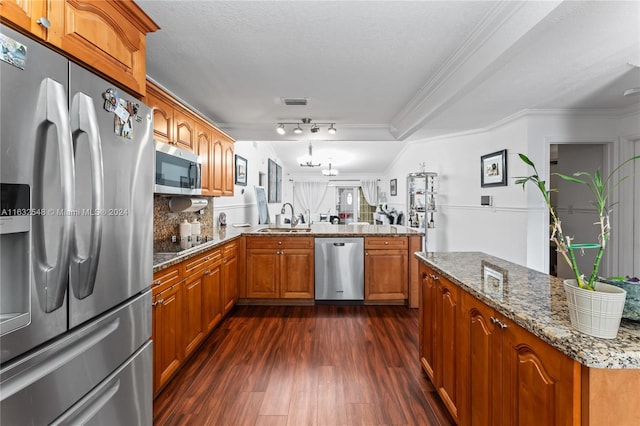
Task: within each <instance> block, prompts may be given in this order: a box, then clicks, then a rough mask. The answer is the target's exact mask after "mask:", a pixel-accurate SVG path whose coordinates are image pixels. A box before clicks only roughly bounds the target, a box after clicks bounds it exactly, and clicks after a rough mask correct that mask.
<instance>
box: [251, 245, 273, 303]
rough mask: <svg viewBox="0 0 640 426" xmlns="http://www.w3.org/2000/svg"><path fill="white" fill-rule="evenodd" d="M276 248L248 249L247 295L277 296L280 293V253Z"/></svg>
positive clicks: (255, 296)
mask: <svg viewBox="0 0 640 426" xmlns="http://www.w3.org/2000/svg"><path fill="white" fill-rule="evenodd" d="M278 253H279V250H276V249H248V250H247V297H249V298H268V299H273V298H277V297H279V295H280V291H279V290H280V289H279V283H280V262H279V260H280V255H279V254H278Z"/></svg>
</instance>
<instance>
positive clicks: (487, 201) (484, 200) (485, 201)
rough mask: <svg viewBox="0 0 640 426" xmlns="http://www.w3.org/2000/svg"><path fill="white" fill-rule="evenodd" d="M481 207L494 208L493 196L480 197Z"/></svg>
mask: <svg viewBox="0 0 640 426" xmlns="http://www.w3.org/2000/svg"><path fill="white" fill-rule="evenodd" d="M480 205H481V206H492V205H493V197H492V196H491V195H481V196H480Z"/></svg>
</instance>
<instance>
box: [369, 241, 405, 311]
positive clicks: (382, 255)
mask: <svg viewBox="0 0 640 426" xmlns="http://www.w3.org/2000/svg"><path fill="white" fill-rule="evenodd" d="M407 247H408V240H407V237H384V238H383V237H367V238H365V240H364V248H365V256H364V277H365V282H364V294H365V300H367V301H381V300H405V299H407V298H408V296H409V286H408V284H409V281H408V277H409V254H408V252H407Z"/></svg>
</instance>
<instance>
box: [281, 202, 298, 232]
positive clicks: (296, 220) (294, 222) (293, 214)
mask: <svg viewBox="0 0 640 426" xmlns="http://www.w3.org/2000/svg"><path fill="white" fill-rule="evenodd" d="M287 206H289V207H291V227H292V228H293V227H295V226H296V225H297V224H298V218H297V217H296V215H295V213H294V212H293V205H292V204H291V203H284V204H283V205H282V210H280V213H282V214H284V208H285V207H287Z"/></svg>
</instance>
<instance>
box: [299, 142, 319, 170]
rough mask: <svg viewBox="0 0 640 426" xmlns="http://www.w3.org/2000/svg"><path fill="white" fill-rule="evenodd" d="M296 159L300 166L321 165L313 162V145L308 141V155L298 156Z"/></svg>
mask: <svg viewBox="0 0 640 426" xmlns="http://www.w3.org/2000/svg"><path fill="white" fill-rule="evenodd" d="M297 160H298V163H300V167H320V166H321V165H322V163H314V162H313V147H312V146H311V142H309V155H305V156H302V157H298V159H297Z"/></svg>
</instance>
